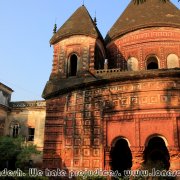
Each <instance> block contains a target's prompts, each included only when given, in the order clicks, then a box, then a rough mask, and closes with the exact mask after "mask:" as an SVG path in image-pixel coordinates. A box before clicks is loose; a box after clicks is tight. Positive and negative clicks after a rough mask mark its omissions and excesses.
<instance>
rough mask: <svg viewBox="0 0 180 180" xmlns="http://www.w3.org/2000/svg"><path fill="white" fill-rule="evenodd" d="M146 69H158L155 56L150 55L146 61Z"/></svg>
mask: <svg viewBox="0 0 180 180" xmlns="http://www.w3.org/2000/svg"><path fill="white" fill-rule="evenodd" d="M146 64H147V70H151V69H158V68H159V67H158V60H157V58H156V57H155V56H151V57H149V58H148V59H147V61H146Z"/></svg>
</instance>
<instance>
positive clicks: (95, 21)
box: [94, 11, 97, 25]
mask: <svg viewBox="0 0 180 180" xmlns="http://www.w3.org/2000/svg"><path fill="white" fill-rule="evenodd" d="M94 24H95V25H97V19H96V11H95V16H94Z"/></svg>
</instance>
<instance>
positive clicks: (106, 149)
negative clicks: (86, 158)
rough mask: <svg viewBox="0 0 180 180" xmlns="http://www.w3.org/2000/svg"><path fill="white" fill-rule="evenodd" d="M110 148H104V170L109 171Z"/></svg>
mask: <svg viewBox="0 0 180 180" xmlns="http://www.w3.org/2000/svg"><path fill="white" fill-rule="evenodd" d="M110 149H111V148H110V147H106V148H105V159H104V160H105V170H108V171H109V170H110V169H111V166H110V164H111V157H110Z"/></svg>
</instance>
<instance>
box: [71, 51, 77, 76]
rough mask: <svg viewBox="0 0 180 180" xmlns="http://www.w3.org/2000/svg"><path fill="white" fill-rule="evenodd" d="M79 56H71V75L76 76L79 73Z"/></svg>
mask: <svg viewBox="0 0 180 180" xmlns="http://www.w3.org/2000/svg"><path fill="white" fill-rule="evenodd" d="M77 60H78V58H77V56H76V55H75V54H73V55H71V57H70V65H69V76H76V74H77Z"/></svg>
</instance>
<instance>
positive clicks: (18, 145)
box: [0, 136, 40, 170]
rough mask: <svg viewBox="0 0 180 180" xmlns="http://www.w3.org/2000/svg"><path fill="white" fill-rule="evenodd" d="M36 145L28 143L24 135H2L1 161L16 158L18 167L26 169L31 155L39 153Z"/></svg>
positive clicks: (0, 139) (0, 145)
mask: <svg viewBox="0 0 180 180" xmlns="http://www.w3.org/2000/svg"><path fill="white" fill-rule="evenodd" d="M39 153H40V152H39V151H38V150H37V149H36V146H34V145H32V144H30V145H28V144H26V143H25V142H24V138H23V137H17V138H12V137H8V136H5V137H0V163H1V162H9V161H11V160H12V159H14V160H16V168H20V169H21V170H24V169H25V167H26V166H27V164H28V163H29V160H31V156H32V155H33V154H39Z"/></svg>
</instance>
